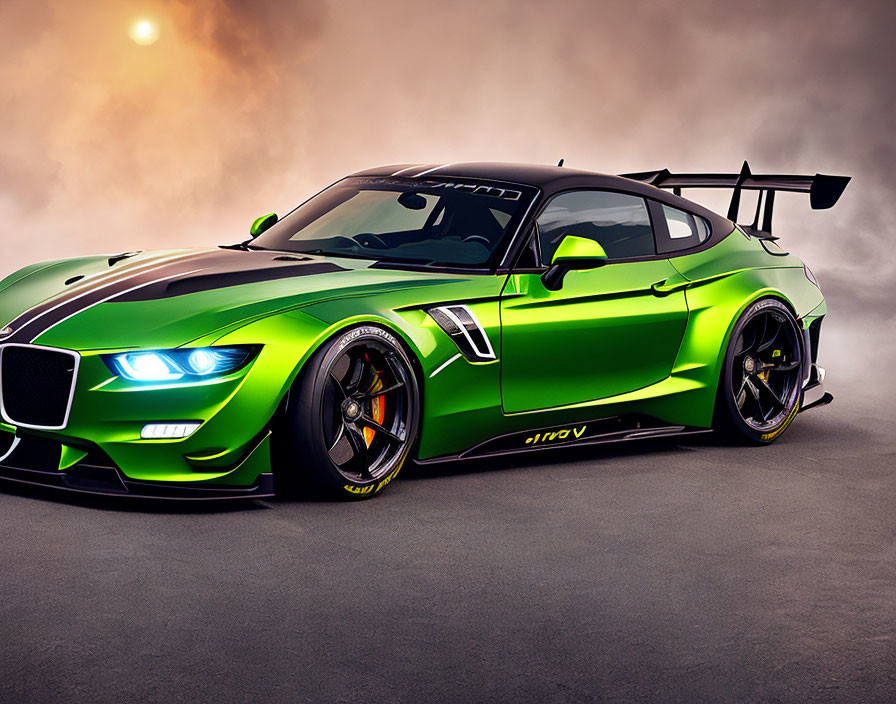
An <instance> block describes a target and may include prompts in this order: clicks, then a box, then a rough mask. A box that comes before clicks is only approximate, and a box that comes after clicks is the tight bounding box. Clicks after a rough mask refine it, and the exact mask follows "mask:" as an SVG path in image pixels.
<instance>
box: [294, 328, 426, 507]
mask: <svg viewBox="0 0 896 704" xmlns="http://www.w3.org/2000/svg"><path fill="white" fill-rule="evenodd" d="M282 420H283V422H282V423H281V424H280V427H279V435H280V437H279V439H278V441H277V456H278V465H279V467H278V471H279V473H280V474H281V475H285V476H283V481H282V482H281V486H285V487H287V488H288V489H306V490H308V489H310V490H311V491H312V492H313V493H315V494H320V495H324V496H327V497H336V498H342V499H367V498H370V497H372V496H375V495H376V494H378V493H379V492H380V491H382V490H383V489H384V488H385V487H386V486H388V485H389V484H390V483H391V482H392V481H393V480H394V479H395V477H397V476H398V473H399V472H400V471H401V468H402V466H403V465H404V463H405V461H406V460H407V458H408V455H409V454H410V450H411V448H412V447H413V446H414V442H415V440H416V436H417V429H418V427H419V421H420V404H419V392H418V386H417V378H416V376H415V375H414V370H413V365H412V363H411V359H410V358H409V357H408V354H407V353H406V352H405V351H404V348H403V347H402V345H401V343H400V342H399V341H398V339H397V338H396V337H395V335H393V334H392V333H390V332H389V331H387V330H385V329H383V328H380V327H376V326H373V325H362V326H358V327H354V328H350V329H348V330H345V331H343V332H341V333H340V334H338V335H337V336H335V337H334V338H332V339H330V340H329V341H327V342H326V343H324V344H323V345H322V346H321V348H320V349H319V350H318V351H317V352H316V353H315V354H314V355H313V356H312V357H311V358H310V359H309V360H308V362H307V364H306V366H305V368H304V370H303V372H302V374H301V376H300V378H299V379H298V381H297V382H296V384H295V385H294V387H293V389H292V390H291V391H290V399H289V401H288V403H287V406H286V410H285V413H284V417H283V419H282Z"/></svg>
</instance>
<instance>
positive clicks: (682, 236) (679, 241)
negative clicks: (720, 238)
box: [658, 205, 709, 254]
mask: <svg viewBox="0 0 896 704" xmlns="http://www.w3.org/2000/svg"><path fill="white" fill-rule="evenodd" d="M663 216H664V217H665V219H666V229H667V233H668V239H667V238H666V237H664V236H663V235H662V234H661V235H660V237H659V238H658V239H659V250H660V252H661V253H663V254H666V253H668V252H677V251H680V250H682V249H690V248H691V247H696V246H697V245H700V244H703V243H704V242H706V240H708V239H709V224H708V223H707V222H706V220H704V219H703V218H701V217H700V216H698V215H692V214H691V213H686V212H685V211H683V210H679V209H678V208H672V207H670V206H668V205H664V206H663Z"/></svg>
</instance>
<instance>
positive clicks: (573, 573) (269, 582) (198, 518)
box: [0, 399, 896, 703]
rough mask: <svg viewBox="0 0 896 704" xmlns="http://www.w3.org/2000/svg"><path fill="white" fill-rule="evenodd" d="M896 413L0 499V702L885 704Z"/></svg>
mask: <svg viewBox="0 0 896 704" xmlns="http://www.w3.org/2000/svg"><path fill="white" fill-rule="evenodd" d="M894 429H896V408H894V406H893V405H890V406H885V407H881V406H873V405H870V404H869V405H867V407H860V406H859V405H857V404H854V403H850V401H849V400H848V399H847V400H845V401H843V400H838V401H837V402H835V403H834V404H833V405H831V406H828V407H827V408H822V409H816V410H813V411H810V412H807V413H805V414H802V415H801V416H800V417H799V418H798V419H797V421H796V422H795V423H794V425H793V426H792V427H791V429H790V430H789V431H788V432H787V433H786V434H785V436H784V437H783V438H782V439H781V440H780V441H779V442H778V443H776V444H775V445H774V446H772V447H764V448H732V447H729V446H725V445H721V444H719V443H718V441H717V440H715V439H713V438H711V437H710V438H703V439H699V440H696V439H693V438H689V439H687V441H686V442H678V443H676V442H673V441H668V440H667V441H665V442H651V443H639V444H637V445H626V446H618V445H617V446H612V447H609V446H607V447H602V448H597V449H594V448H592V449H588V450H584V449H581V450H575V451H573V450H566V451H552V452H547V453H541V454H538V455H529V456H525V455H523V456H519V457H517V458H515V459H502V460H501V461H491V462H484V461H483V462H476V463H469V464H462V465H451V466H439V467H429V468H413V469H410V470H409V471H408V470H406V473H405V474H404V477H403V479H402V480H400V481H397V482H395V483H393V485H392V486H390V487H389V490H388V491H387V492H386V493H384V494H383V495H381V496H379V497H377V498H376V499H374V500H372V501H367V502H362V503H353V504H345V503H327V502H310V501H309V502H304V501H293V502H278V501H270V502H262V501H254V502H249V503H243V504H238V505H237V504H227V505H221V504H217V505H188V506H184V505H177V506H175V507H171V506H170V505H162V504H152V503H132V502H122V501H117V502H115V501H112V502H110V501H108V500H95V499H78V498H73V497H70V496H67V495H65V494H59V493H54V492H51V491H46V490H38V489H27V490H26V489H19V488H15V487H14V486H11V485H6V484H4V485H2V486H0V536H2V538H0V701H3V702H141V701H152V702H180V701H188V702H197V701H213V702H271V701H288V702H306V701H307V702H414V703H418V702H455V701H458V702H466V703H470V702H563V703H568V702H590V701H614V702H615V701H618V702H632V701H657V702H679V701H680V702H696V701H713V702H745V701H767V702H800V703H803V702H815V701H818V702H885V701H893V700H894V699H896V548H894V544H896V543H894V536H896V528H894V526H896V523H894V518H893V515H894V508H893V507H894V504H896V481H894V477H893V469H894V465H896V461H894V460H896V433H894Z"/></svg>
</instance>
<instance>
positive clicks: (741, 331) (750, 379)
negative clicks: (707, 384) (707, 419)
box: [716, 298, 803, 445]
mask: <svg viewBox="0 0 896 704" xmlns="http://www.w3.org/2000/svg"><path fill="white" fill-rule="evenodd" d="M802 381H803V348H802V344H801V335H800V329H799V326H798V324H797V321H796V319H795V318H794V317H793V314H792V313H791V312H790V310H789V309H788V308H787V306H785V305H784V304H783V303H781V302H780V301H777V300H775V299H771V298H766V299H762V300H760V301H757V302H756V303H754V304H752V305H751V306H750V307H749V308H747V310H746V311H744V313H743V315H742V316H741V317H740V319H739V320H738V321H737V323H736V324H735V326H734V330H733V331H732V333H731V341H730V342H729V344H728V352H727V354H726V355H725V366H724V369H723V371H722V376H721V379H720V384H719V391H718V401H717V405H716V426H717V427H718V428H719V429H720V430H722V431H723V432H725V434H727V435H728V436H730V437H732V438H734V439H736V440H740V441H746V442H748V443H752V444H759V445H763V444H768V443H770V442H773V441H774V440H775V439H776V438H778V437H780V435H781V434H782V433H783V432H784V431H785V430H786V429H787V426H789V425H790V423H791V421H793V419H794V417H795V416H796V414H797V412H798V411H799V407H800V399H801V397H802Z"/></svg>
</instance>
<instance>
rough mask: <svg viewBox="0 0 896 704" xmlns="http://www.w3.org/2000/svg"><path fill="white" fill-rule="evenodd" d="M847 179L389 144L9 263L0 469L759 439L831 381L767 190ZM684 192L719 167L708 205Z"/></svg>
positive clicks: (815, 203) (82, 474) (1, 289)
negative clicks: (72, 254) (337, 173)
mask: <svg viewBox="0 0 896 704" xmlns="http://www.w3.org/2000/svg"><path fill="white" fill-rule="evenodd" d="M848 181H849V179H848V178H846V177H838V176H823V175H815V176H775V175H754V174H752V173H751V172H750V169H749V167H748V166H747V165H746V164H744V167H743V168H742V169H741V171H740V173H737V174H672V173H670V172H669V171H666V170H663V171H655V172H648V173H640V174H629V175H628V176H626V177H622V176H607V175H600V174H595V173H588V172H585V171H575V170H571V169H567V168H562V167H559V166H558V167H546V166H523V165H508V164H448V165H436V164H430V165H422V164H421V165H399V166H392V167H384V168H377V169H372V170H369V171H364V172H361V173H357V174H354V175H353V176H350V177H348V178H345V179H343V180H341V181H338V182H337V183H335V184H333V185H332V186H330V187H329V188H327V189H325V190H324V191H322V192H321V193H319V194H318V195H316V196H314V197H313V198H311V199H310V200H308V201H306V202H305V203H304V204H302V205H300V206H299V207H298V208H296V209H295V210H293V211H292V212H291V213H289V214H288V215H287V216H286V217H284V218H282V219H278V218H277V216H276V215H274V214H271V215H267V216H264V217H261V218H259V219H258V220H256V221H255V222H254V223H253V225H252V228H251V235H252V238H251V239H249V240H247V241H245V242H242V243H241V244H236V245H225V246H221V247H218V248H215V249H198V250H197V249H183V250H171V251H154V252H127V253H122V254H117V255H114V256H108V255H104V256H93V257H84V258H79V259H69V260H64V261H54V262H48V263H43V264H36V265H34V266H30V267H27V268H25V269H23V270H21V271H19V272H17V273H15V274H13V275H11V276H9V277H8V278H6V279H5V280H3V281H2V282H0V325H2V326H3V327H2V329H0V416H2V421H0V477H4V478H6V479H8V480H12V481H17V482H29V483H37V484H45V485H51V486H55V487H60V488H64V489H70V490H74V491H83V492H93V493H104V494H121V495H131V496H155V497H168V498H222V497H245V496H252V497H258V496H269V495H271V494H272V492H273V491H274V486H275V482H276V485H277V488H278V490H279V489H280V488H293V487H296V486H300V487H304V488H305V489H306V490H309V489H310V490H313V491H316V492H324V493H327V494H329V495H331V496H333V495H335V496H342V497H345V498H366V497H370V496H373V495H374V494H376V493H378V492H380V491H381V490H382V489H383V488H384V487H385V486H387V485H388V484H389V483H390V482H391V481H392V480H393V479H395V477H396V476H397V475H398V473H399V471H400V470H401V467H402V465H403V464H404V463H405V462H406V461H407V460H408V459H409V458H410V459H413V460H415V461H416V462H418V463H421V464H426V463H430V462H441V461H446V460H453V459H463V458H471V457H486V456H492V455H499V454H505V453H511V452H522V451H535V450H541V449H547V448H552V447H560V446H569V445H586V444H591V443H603V442H611V441H623V440H635V439H640V438H653V437H659V436H672V435H686V434H691V433H702V432H707V431H709V430H712V429H715V430H719V431H724V432H725V433H727V434H728V435H730V436H731V437H734V438H738V439H740V440H742V441H745V442H751V443H770V442H772V441H773V440H775V439H776V438H777V437H778V436H780V435H781V433H783V432H784V430H785V429H786V428H787V427H788V425H789V424H790V423H791V421H793V419H794V416H795V415H796V414H797V412H798V411H800V410H805V409H807V408H809V407H811V406H815V405H820V404H823V403H827V402H829V401H830V400H831V396H830V394H827V393H825V392H824V390H823V388H822V381H823V371H822V370H821V369H820V368H819V367H817V366H816V364H815V362H816V359H817V354H818V346H819V333H820V327H821V321H822V320H823V318H824V315H825V312H826V309H825V302H824V298H823V296H822V294H821V291H820V290H819V288H818V284H817V282H816V280H815V278H814V277H813V275H812V273H811V272H810V271H809V269H808V268H807V267H806V266H805V265H804V264H803V262H802V261H800V260H799V259H798V258H797V257H795V256H794V255H792V254H790V253H788V252H787V251H786V250H784V249H782V248H781V246H780V245H779V244H778V242H777V241H776V239H777V238H776V237H774V236H772V234H771V229H772V228H771V221H772V212H773V207H774V201H775V195H776V193H778V192H780V191H797V192H802V193H808V194H809V195H810V203H811V205H812V207H813V208H829V207H831V206H832V205H833V204H834V203H836V201H837V200H838V199H839V197H840V195H841V194H842V192H843V190H844V189H845V188H846V184H847V182H848ZM683 188H724V189H729V190H731V191H732V199H731V207H730V209H729V212H728V214H727V217H722V216H720V215H717V214H716V213H714V212H711V211H710V210H707V209H706V208H703V207H701V206H699V205H697V204H695V203H693V202H691V201H689V200H685V199H683V198H682V197H681V196H680V193H681V189H683ZM743 190H754V191H759V195H758V206H757V209H756V214H755V218H754V220H753V222H752V224H750V225H736V224H735V222H736V221H737V220H738V210H739V205H740V199H741V194H742V191H743Z"/></svg>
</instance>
